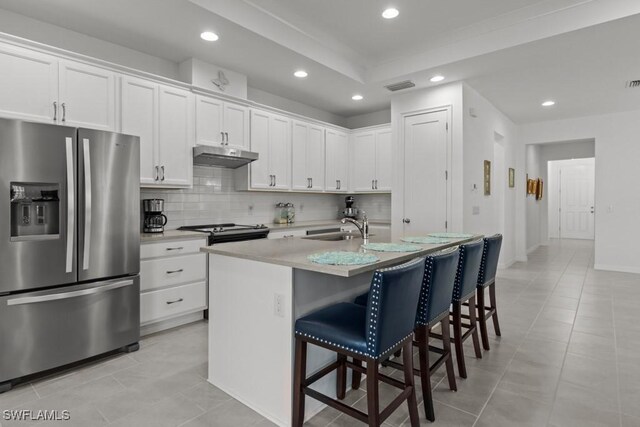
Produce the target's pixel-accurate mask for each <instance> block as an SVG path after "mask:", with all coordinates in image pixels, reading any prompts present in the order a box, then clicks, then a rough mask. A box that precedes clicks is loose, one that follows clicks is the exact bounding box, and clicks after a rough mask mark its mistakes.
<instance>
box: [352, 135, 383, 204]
mask: <svg viewBox="0 0 640 427" xmlns="http://www.w3.org/2000/svg"><path fill="white" fill-rule="evenodd" d="M352 141H353V144H352V150H351V155H352V156H353V157H352V159H353V162H352V163H351V164H352V165H353V171H352V175H351V179H352V181H351V184H352V185H351V191H355V192H389V191H391V179H392V177H391V156H392V151H391V129H389V128H384V129H377V130H366V131H362V132H356V133H354V134H353V135H352Z"/></svg>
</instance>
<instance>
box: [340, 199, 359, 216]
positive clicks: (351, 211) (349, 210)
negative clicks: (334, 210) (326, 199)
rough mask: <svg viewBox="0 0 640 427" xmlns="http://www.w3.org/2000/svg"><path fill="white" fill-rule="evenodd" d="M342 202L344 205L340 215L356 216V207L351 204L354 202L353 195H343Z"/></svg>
mask: <svg viewBox="0 0 640 427" xmlns="http://www.w3.org/2000/svg"><path fill="white" fill-rule="evenodd" d="M344 202H345V204H346V207H345V208H344V210H343V211H342V216H344V217H345V218H353V219H356V218H358V208H356V207H354V206H353V204H354V202H355V199H354V198H353V196H347V197H345V199H344Z"/></svg>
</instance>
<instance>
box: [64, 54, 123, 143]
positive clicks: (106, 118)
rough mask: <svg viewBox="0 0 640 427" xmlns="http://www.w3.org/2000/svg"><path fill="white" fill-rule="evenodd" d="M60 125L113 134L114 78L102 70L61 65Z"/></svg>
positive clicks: (66, 63)
mask: <svg viewBox="0 0 640 427" xmlns="http://www.w3.org/2000/svg"><path fill="white" fill-rule="evenodd" d="M59 75H60V86H59V87H60V95H59V100H60V106H59V109H58V116H59V117H58V118H59V123H60V124H64V125H68V126H79V127H87V128H91V129H101V130H108V131H114V130H115V117H116V97H115V95H116V89H115V74H114V73H113V72H111V71H107V70H104V69H102V68H98V67H93V66H90V65H84V64H80V63H76V62H71V61H60V74H59Z"/></svg>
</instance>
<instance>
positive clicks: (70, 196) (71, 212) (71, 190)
mask: <svg viewBox="0 0 640 427" xmlns="http://www.w3.org/2000/svg"><path fill="white" fill-rule="evenodd" d="M65 141H66V150H67V253H66V265H65V272H66V273H71V272H72V271H73V242H74V240H75V237H74V234H73V232H74V230H75V227H76V226H75V222H76V198H75V188H76V184H75V182H74V179H73V172H74V164H73V139H72V138H70V137H67V138H65Z"/></svg>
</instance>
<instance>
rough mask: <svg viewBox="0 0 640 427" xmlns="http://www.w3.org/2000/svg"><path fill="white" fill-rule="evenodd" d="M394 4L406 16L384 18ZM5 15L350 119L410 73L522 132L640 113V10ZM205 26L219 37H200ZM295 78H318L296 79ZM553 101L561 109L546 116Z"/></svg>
mask: <svg viewBox="0 0 640 427" xmlns="http://www.w3.org/2000/svg"><path fill="white" fill-rule="evenodd" d="M388 5H393V6H395V7H397V8H398V9H399V10H400V16H399V17H398V18H396V19H394V20H389V21H387V20H383V19H382V18H381V17H380V13H381V11H382V10H383V9H384V8H385V7H387V6H388ZM0 8H3V9H6V10H9V11H12V12H15V13H20V14H23V15H26V16H29V17H32V18H34V19H38V20H41V21H44V22H48V23H51V24H54V25H58V26H61V27H65V28H68V29H71V30H74V31H77V32H80V33H83V34H86V35H90V36H93V37H96V38H99V39H103V40H106V41H109V42H112V43H116V44H119V45H122V46H126V47H129V48H132V49H135V50H138V51H141V52H145V53H148V54H151V55H155V56H158V57H161V58H165V59H168V60H171V61H174V62H180V61H183V60H185V59H187V58H190V57H198V58H201V59H203V60H206V61H209V62H212V63H215V64H218V65H220V66H222V67H225V68H229V69H234V70H237V71H239V72H242V73H245V74H247V75H248V78H249V84H250V85H251V86H252V87H256V88H259V89H262V90H265V91H268V92H271V93H274V94H277V95H280V96H283V97H287V98H290V99H293V100H296V101H299V102H303V103H306V104H308V105H312V106H314V107H317V108H321V109H323V110H326V111H329V112H332V113H335V114H339V115H342V116H352V115H356V114H362V113H366V112H371V111H376V110H379V109H383V108H388V106H389V102H390V93H389V92H387V91H386V89H384V88H383V87H382V86H383V84H387V83H389V82H393V81H398V80H400V79H403V78H406V77H411V78H413V79H415V81H416V83H418V87H426V86H430V85H433V84H431V83H429V82H428V78H429V77H430V76H432V75H433V74H434V73H436V72H441V73H443V74H445V75H446V76H447V77H448V79H447V80H446V81H445V82H444V83H446V82H449V81H453V80H458V79H465V80H467V81H468V82H469V84H470V85H471V86H473V87H474V88H476V89H477V90H478V91H479V92H480V93H482V94H483V95H484V96H486V97H487V98H488V99H489V100H491V101H492V102H493V103H494V104H495V105H496V106H497V107H498V108H500V109H501V110H502V111H504V112H505V113H506V114H507V115H509V116H510V117H511V118H512V119H514V120H515V121H517V122H531V121H538V120H544V119H548V118H563V117H572V116H579V115H585V114H598V113H602V112H606V111H619V110H623V109H633V108H640V103H639V102H638V95H637V94H638V93H640V89H638V92H636V93H634V92H630V91H625V90H624V86H623V85H624V80H627V79H631V78H640V69H639V68H638V67H639V65H640V64H639V60H637V59H636V58H637V57H638V55H635V54H632V53H630V52H637V51H638V47H639V46H638V43H639V41H640V31H639V30H638V28H640V19H638V18H636V17H632V18H627V19H623V20H617V21H614V19H616V18H620V17H624V16H627V15H632V14H635V13H640V2H638V1H634V0H543V1H542V0H508V1H506V0H482V1H478V0H474V1H469V0H447V1H442V0H391V1H389V2H388V1H386V0H384V1H382V0H349V1H344V0H109V1H104V0H39V1H38V2H34V1H24V0H0ZM639 16H640V15H639ZM607 21H611V22H609V23H606V24H602V23H603V22H607ZM597 24H601V25H597ZM205 29H211V30H213V31H215V32H217V33H218V34H219V35H220V40H219V41H218V42H216V43H206V42H203V41H202V40H200V38H199V34H200V32H202V31H204V30H205ZM298 68H304V69H306V70H307V71H308V72H309V77H308V78H307V79H304V80H298V79H295V78H294V77H293V76H292V73H293V71H294V70H295V69H298ZM354 93H362V94H363V95H364V96H365V100H364V101H361V102H354V101H352V100H351V95H352V94H354ZM547 97H550V98H555V99H557V100H558V105H557V107H555V108H554V109H551V110H542V109H541V108H540V106H539V104H540V102H541V100H542V99H543V98H547Z"/></svg>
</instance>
